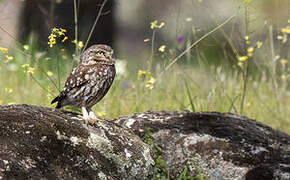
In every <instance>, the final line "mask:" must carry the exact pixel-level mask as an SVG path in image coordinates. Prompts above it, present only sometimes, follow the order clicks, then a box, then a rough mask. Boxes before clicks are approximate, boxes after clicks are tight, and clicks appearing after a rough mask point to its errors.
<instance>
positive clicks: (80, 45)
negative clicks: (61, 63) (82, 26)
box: [78, 41, 84, 49]
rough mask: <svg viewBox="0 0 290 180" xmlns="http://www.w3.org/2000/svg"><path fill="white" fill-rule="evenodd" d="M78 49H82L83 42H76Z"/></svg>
mask: <svg viewBox="0 0 290 180" xmlns="http://www.w3.org/2000/svg"><path fill="white" fill-rule="evenodd" d="M78 47H79V48H80V49H82V48H83V47H84V43H83V41H79V42H78Z"/></svg>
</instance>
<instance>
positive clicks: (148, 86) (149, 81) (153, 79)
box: [145, 77, 156, 89]
mask: <svg viewBox="0 0 290 180" xmlns="http://www.w3.org/2000/svg"><path fill="white" fill-rule="evenodd" d="M155 82H156V79H155V78H154V77H150V79H149V80H148V81H147V82H146V85H145V87H146V88H149V89H153V87H154V86H153V85H154V83H155Z"/></svg>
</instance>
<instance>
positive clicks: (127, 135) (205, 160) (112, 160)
mask: <svg viewBox="0 0 290 180" xmlns="http://www.w3.org/2000/svg"><path fill="white" fill-rule="evenodd" d="M143 141H144V142H146V143H148V144H150V145H148V144H146V143H144V142H143ZM154 164H155V165H154ZM197 176H202V177H203V179H255V180H256V179H265V180H267V179H290V136H289V135H287V134H285V133H282V132H279V131H276V130H273V129H272V128H270V127H268V126H266V125H263V124H261V123H258V122H256V121H254V120H251V119H248V118H246V117H242V116H238V115H234V114H225V113H216V112H208V113H207V112H204V113H192V112H186V111H185V112H165V111H164V112H145V113H138V114H132V115H128V116H124V117H121V118H118V119H115V120H110V121H108V120H101V119H100V120H99V121H98V122H97V124H95V125H94V126H86V125H84V124H83V122H82V121H80V120H79V119H78V118H77V114H74V113H70V112H67V111H61V110H57V109H52V108H47V107H40V106H31V105H10V106H0V179H152V178H155V179H158V178H159V179H161V178H164V177H165V178H167V179H178V178H179V179H182V177H187V179H188V178H189V177H194V178H196V177H197Z"/></svg>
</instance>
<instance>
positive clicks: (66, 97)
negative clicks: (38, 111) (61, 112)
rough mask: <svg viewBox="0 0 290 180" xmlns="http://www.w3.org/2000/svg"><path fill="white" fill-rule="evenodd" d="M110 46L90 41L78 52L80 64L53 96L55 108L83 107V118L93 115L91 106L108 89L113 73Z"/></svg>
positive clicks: (91, 117)
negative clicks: (88, 44)
mask: <svg viewBox="0 0 290 180" xmlns="http://www.w3.org/2000/svg"><path fill="white" fill-rule="evenodd" d="M112 54H113V50H112V49H111V47H109V46H107V45H93V46H91V47H90V48H88V49H87V50H86V51H85V52H84V53H83V54H82V55H81V62H80V64H79V65H78V66H77V67H76V68H75V69H74V70H73V71H72V72H71V73H70V75H69V77H68V78H67V80H66V83H65V87H64V88H63V89H62V91H61V92H60V94H59V95H58V96H57V97H56V98H55V99H53V100H52V102H51V103H52V104H53V103H55V102H58V103H57V106H56V108H61V107H63V106H66V105H71V106H75V107H78V108H82V111H83V118H84V119H85V120H87V119H94V118H95V115H94V113H93V112H92V110H91V108H92V107H93V106H94V105H95V104H96V103H98V102H99V101H100V100H101V99H102V98H103V97H104V96H105V95H106V94H107V92H108V90H109V89H110V87H111V85H112V83H113V80H114V77H115V73H116V70H115V65H114V64H115V63H114V60H113V59H112Z"/></svg>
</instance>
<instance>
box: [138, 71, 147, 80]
mask: <svg viewBox="0 0 290 180" xmlns="http://www.w3.org/2000/svg"><path fill="white" fill-rule="evenodd" d="M146 74H147V72H146V71H142V70H139V71H138V76H137V78H138V80H140V79H144V78H145V76H146Z"/></svg>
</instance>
